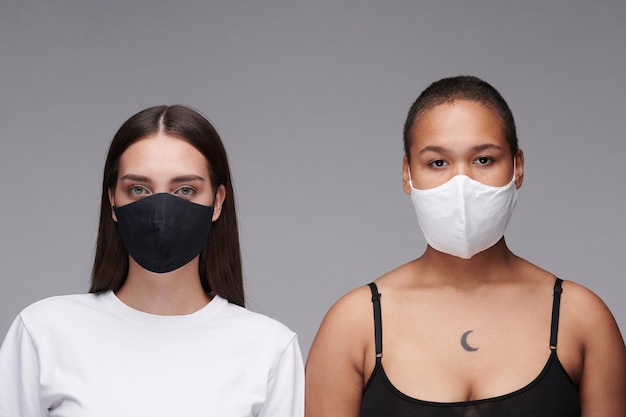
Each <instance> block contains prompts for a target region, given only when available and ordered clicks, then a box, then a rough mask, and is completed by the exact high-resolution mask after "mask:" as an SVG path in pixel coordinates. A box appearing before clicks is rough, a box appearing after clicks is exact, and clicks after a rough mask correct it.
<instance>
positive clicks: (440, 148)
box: [419, 143, 502, 155]
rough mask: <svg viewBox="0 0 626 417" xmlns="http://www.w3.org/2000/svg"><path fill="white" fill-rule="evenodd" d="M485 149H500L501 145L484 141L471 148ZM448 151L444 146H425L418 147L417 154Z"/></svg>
mask: <svg viewBox="0 0 626 417" xmlns="http://www.w3.org/2000/svg"><path fill="white" fill-rule="evenodd" d="M487 149H495V150H502V147H500V146H498V145H494V144H493V143H485V144H483V145H477V146H474V147H473V148H472V150H473V151H474V152H481V151H485V150H487ZM449 151H450V149H449V148H445V147H443V146H425V147H424V148H422V149H420V151H419V154H420V155H422V154H424V153H426V152H437V153H446V152H449Z"/></svg>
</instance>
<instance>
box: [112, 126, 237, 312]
mask: <svg viewBox="0 0 626 417" xmlns="http://www.w3.org/2000/svg"><path fill="white" fill-rule="evenodd" d="M156 193H171V194H173V195H175V196H177V197H180V198H184V199H187V200H189V201H192V202H194V203H197V204H202V205H206V206H209V205H212V204H214V213H213V221H215V220H217V219H218V218H219V216H220V214H221V210H222V204H223V202H224V198H225V196H226V189H225V188H224V186H220V187H219V188H218V189H217V190H214V189H213V187H212V185H211V178H210V174H209V166H208V163H207V160H206V158H205V157H204V155H202V153H200V152H199V151H198V150H197V149H196V148H194V147H193V146H192V145H191V144H189V143H188V142H186V141H185V140H182V139H180V138H177V137H174V136H169V135H166V134H163V133H158V134H156V135H152V136H148V137H146V138H144V139H141V140H139V141H137V142H135V143H134V144H132V145H131V146H129V147H128V149H126V151H124V153H123V154H122V156H121V158H120V166H119V173H118V181H117V184H116V185H115V188H114V189H111V190H109V200H110V202H111V205H112V206H117V207H121V206H124V205H126V204H129V203H132V202H134V201H137V200H139V199H142V198H145V197H148V196H150V195H152V194H156ZM113 220H114V221H117V218H116V216H115V212H113ZM198 262H199V256H197V257H196V258H194V259H193V260H192V261H191V262H189V263H187V264H186V265H184V266H182V267H180V268H178V269H176V270H174V271H171V272H168V273H164V274H157V273H154V272H150V271H148V270H146V269H144V268H143V267H141V265H139V264H138V263H137V262H135V260H134V259H133V258H132V257H131V256H129V269H128V276H127V278H126V281H125V283H124V285H123V286H122V288H120V290H119V291H117V293H116V295H117V297H118V298H119V299H120V300H121V301H123V302H124V303H125V304H127V305H129V306H130V307H133V308H135V309H137V310H140V311H144V312H147V313H152V314H160V315H181V314H189V313H192V312H194V311H197V310H199V309H201V308H202V307H204V306H205V305H206V304H207V303H208V302H209V301H210V298H209V296H208V295H207V294H206V293H205V292H204V290H203V289H202V285H201V284H200V275H199V272H198Z"/></svg>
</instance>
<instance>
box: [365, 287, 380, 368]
mask: <svg viewBox="0 0 626 417" xmlns="http://www.w3.org/2000/svg"><path fill="white" fill-rule="evenodd" d="M367 285H369V287H370V290H371V291H372V304H373V307H374V341H375V343H376V360H377V361H378V360H380V358H382V356H383V323H382V320H381V317H380V293H379V292H378V288H377V287H376V284H374V283H373V282H370V283H369V284H367Z"/></svg>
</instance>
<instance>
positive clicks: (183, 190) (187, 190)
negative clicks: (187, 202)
mask: <svg viewBox="0 0 626 417" xmlns="http://www.w3.org/2000/svg"><path fill="white" fill-rule="evenodd" d="M195 193H196V190H195V189H194V188H193V187H189V186H183V187H180V188H179V189H177V190H176V191H174V194H176V195H179V196H181V197H185V198H189V197H192V196H193V195H194V194H195Z"/></svg>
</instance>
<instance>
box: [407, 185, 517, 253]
mask: <svg viewBox="0 0 626 417" xmlns="http://www.w3.org/2000/svg"><path fill="white" fill-rule="evenodd" d="M409 175H410V174H409ZM410 184H411V200H413V206H414V207H415V213H416V214H417V221H418V222H419V225H420V228H421V229H422V232H423V233H424V237H425V238H426V241H427V242H428V244H429V245H430V246H432V247H433V248H434V249H436V250H438V251H440V252H444V253H447V254H450V255H454V256H457V257H459V258H463V259H469V258H471V257H472V256H474V255H476V254H477V253H479V252H482V251H484V250H485V249H488V248H490V247H491V246H493V245H494V244H496V242H498V241H499V240H500V238H501V237H502V236H504V230H505V229H506V226H507V224H508V223H509V219H510V218H511V214H513V209H514V208H515V204H516V203H517V188H516V187H515V176H513V179H512V180H511V182H510V183H509V184H507V185H504V186H502V187H492V186H490V185H485V184H483V183H481V182H478V181H475V180H473V179H471V178H470V177H468V176H466V175H457V176H455V177H453V178H451V179H450V180H449V181H447V182H446V183H444V184H441V185H440V186H437V187H435V188H430V189H428V190H418V189H415V188H413V182H412V181H410Z"/></svg>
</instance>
